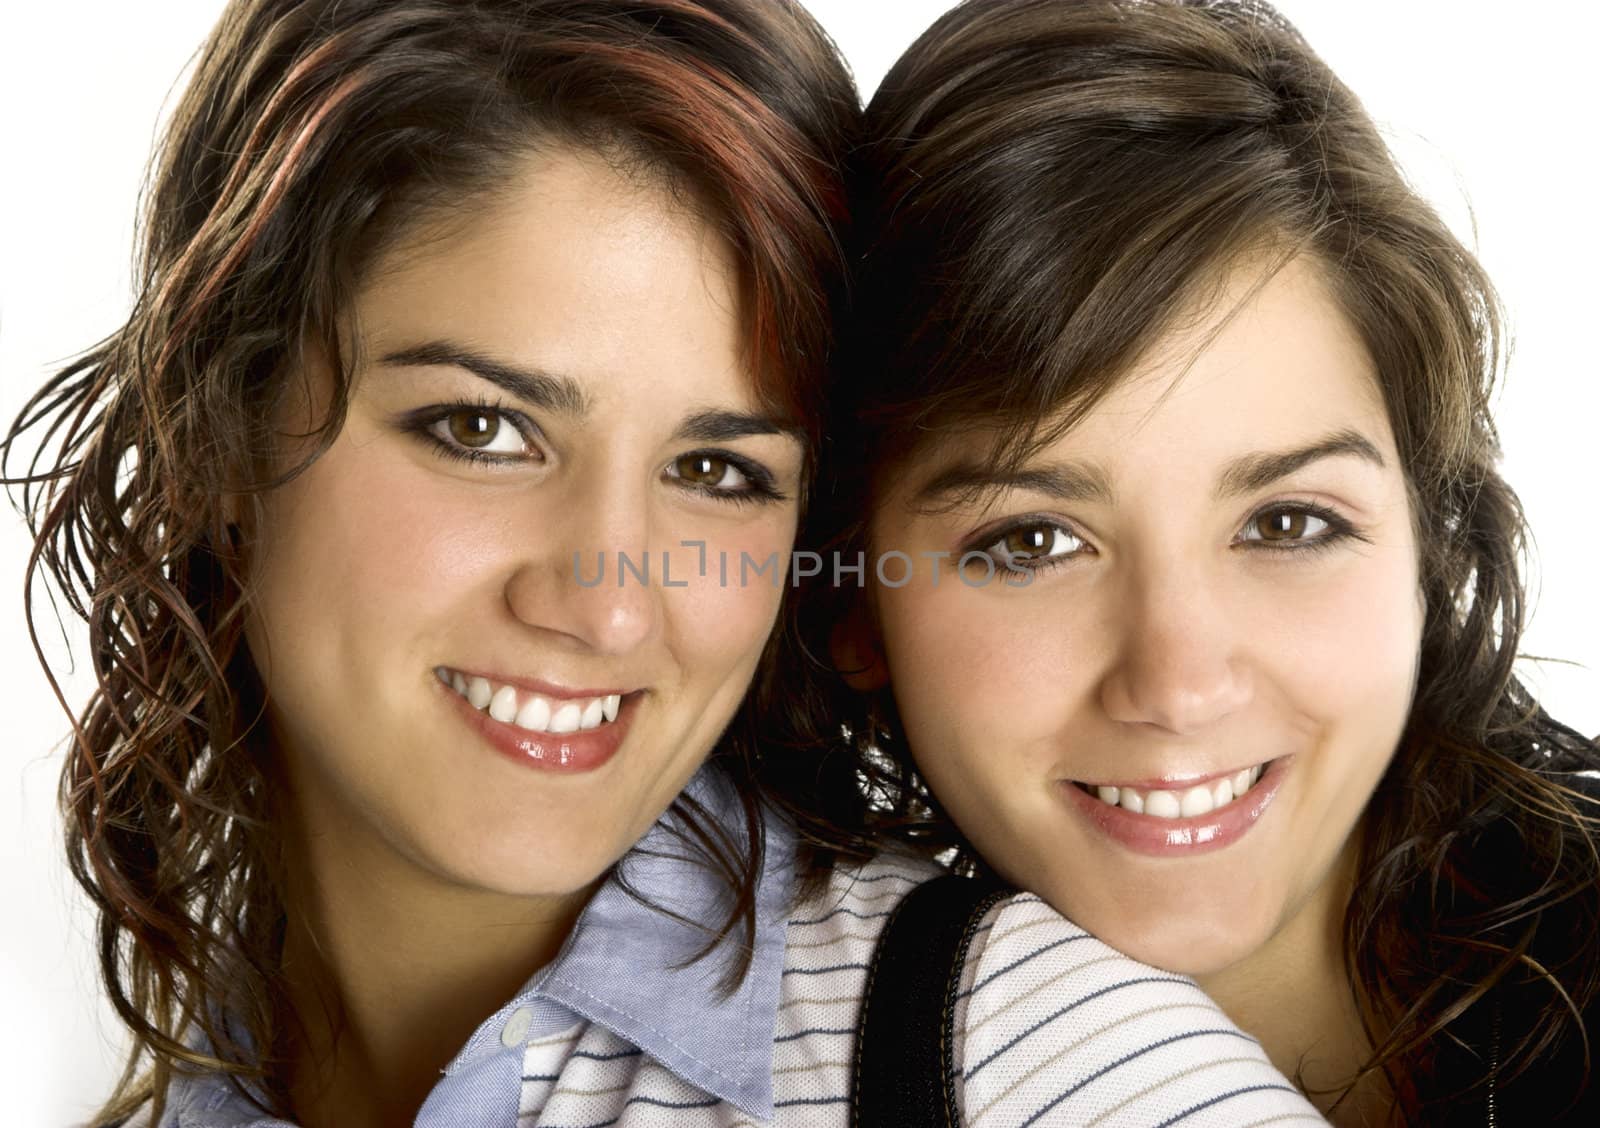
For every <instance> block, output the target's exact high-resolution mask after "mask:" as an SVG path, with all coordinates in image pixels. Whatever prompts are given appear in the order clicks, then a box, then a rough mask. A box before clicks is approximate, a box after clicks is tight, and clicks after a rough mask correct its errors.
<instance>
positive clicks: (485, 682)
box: [434, 666, 633, 736]
mask: <svg viewBox="0 0 1600 1128" xmlns="http://www.w3.org/2000/svg"><path fill="white" fill-rule="evenodd" d="M434 676H435V677H437V678H438V679H439V680H440V681H441V682H443V683H444V684H445V685H447V686H449V687H450V689H451V690H453V691H454V692H455V693H457V694H459V695H460V696H461V697H463V698H465V699H466V701H467V704H469V705H471V706H472V707H473V708H474V709H476V710H478V711H479V712H480V713H485V714H487V715H488V716H490V717H492V718H493V719H494V720H497V721H499V722H501V723H502V724H508V725H515V726H516V727H517V728H520V729H525V730H527V731H528V732H545V733H552V734H555V735H558V736H559V735H565V734H566V733H571V732H588V731H591V730H593V729H598V728H604V727H605V726H606V725H609V724H612V723H613V722H615V721H616V719H617V713H618V712H619V711H620V710H621V708H622V699H623V697H624V696H628V697H631V696H633V695H632V694H620V693H608V694H606V695H604V696H602V697H570V698H562V697H545V696H542V695H540V694H537V693H530V692H529V691H527V690H525V689H518V688H517V687H516V686H511V685H501V684H499V683H497V682H493V681H490V680H489V679H488V678H484V677H479V676H477V675H467V674H462V673H461V672H460V671H459V670H451V669H447V668H445V667H444V666H440V667H438V668H437V669H435V670H434Z"/></svg>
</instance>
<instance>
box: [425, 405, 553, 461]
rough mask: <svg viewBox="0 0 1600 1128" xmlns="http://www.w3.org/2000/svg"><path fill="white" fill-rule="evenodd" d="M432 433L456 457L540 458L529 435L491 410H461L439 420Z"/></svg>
mask: <svg viewBox="0 0 1600 1128" xmlns="http://www.w3.org/2000/svg"><path fill="white" fill-rule="evenodd" d="M428 432H429V433H430V434H431V435H433V437H434V438H435V439H436V440H437V441H438V442H439V443H440V444H441V445H442V446H444V447H445V448H447V449H448V450H450V451H451V452H453V453H455V454H462V455H466V454H471V455H478V454H485V455H490V456H493V457H505V458H516V457H519V456H520V457H528V456H530V455H532V456H537V451H536V450H533V449H531V447H530V443H529V441H528V439H527V436H526V435H525V434H524V433H523V431H522V429H521V428H519V427H518V426H517V425H516V423H514V422H513V421H512V419H511V418H510V417H509V416H507V415H506V413H505V412H503V411H497V410H495V409H493V408H487V407H465V406H462V407H457V408H456V409H455V410H453V411H450V412H447V413H445V414H442V415H439V416H437V417H436V419H435V421H434V422H433V423H430V424H429V425H428Z"/></svg>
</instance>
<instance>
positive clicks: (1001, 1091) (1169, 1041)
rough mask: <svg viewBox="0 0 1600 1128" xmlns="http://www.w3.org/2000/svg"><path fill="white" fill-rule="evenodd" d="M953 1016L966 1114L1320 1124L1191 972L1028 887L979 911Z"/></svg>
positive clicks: (1066, 1120) (1017, 1120)
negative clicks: (1167, 966) (1134, 947)
mask: <svg viewBox="0 0 1600 1128" xmlns="http://www.w3.org/2000/svg"><path fill="white" fill-rule="evenodd" d="M954 1024H955V1031H954V1046H953V1047H952V1049H953V1056H954V1062H953V1066H954V1074H955V1078H956V1083H957V1098H958V1100H959V1102H960V1104H961V1107H962V1109H963V1112H964V1117H965V1119H966V1120H970V1121H976V1120H979V1119H983V1120H986V1121H992V1122H993V1123H996V1124H1022V1123H1036V1122H1043V1123H1049V1124H1080V1123H1090V1122H1095V1123H1098V1122H1100V1118H1105V1119H1106V1120H1107V1121H1108V1122H1112V1123H1150V1124H1154V1123H1165V1122H1167V1121H1168V1120H1169V1119H1172V1118H1175V1117H1177V1116H1179V1115H1183V1116H1188V1115H1190V1114H1191V1113H1198V1114H1199V1115H1197V1116H1196V1119H1194V1120H1193V1121H1192V1123H1195V1124H1196V1125H1200V1124H1240V1123H1250V1122H1254V1121H1256V1120H1258V1119H1261V1118H1271V1117H1282V1118H1283V1119H1284V1123H1285V1124H1290V1123H1304V1124H1320V1123H1323V1121H1322V1119H1321V1117H1320V1116H1318V1115H1317V1113H1316V1111H1315V1109H1314V1108H1312V1107H1311V1105H1310V1104H1309V1103H1308V1102H1307V1101H1306V1100H1305V1098H1304V1097H1303V1096H1302V1095H1301V1094H1300V1093H1299V1092H1298V1091H1297V1090H1296V1089H1295V1088H1294V1086H1293V1085H1291V1084H1290V1083H1289V1082H1288V1081H1287V1080H1286V1079H1285V1078H1284V1077H1283V1075H1282V1074H1280V1073H1279V1072H1278V1071H1277V1070H1276V1069H1275V1068H1273V1066H1272V1064H1271V1063H1270V1062H1269V1061H1268V1059H1267V1056H1266V1053H1265V1051H1263V1050H1262V1048H1261V1046H1260V1044H1259V1043H1258V1042H1257V1041H1256V1040H1255V1039H1254V1038H1252V1037H1250V1036H1249V1035H1248V1034H1246V1033H1244V1032H1243V1031H1242V1030H1240V1029H1239V1028H1238V1026H1236V1025H1235V1024H1234V1023H1233V1021H1232V1020H1230V1019H1229V1018H1228V1017H1227V1015H1226V1014H1224V1013H1223V1012H1222V1010H1221V1008H1220V1007H1218V1006H1217V1004H1216V1003H1214V1002H1213V1001H1212V1000H1211V998H1210V997H1209V996H1208V995H1206V994H1205V992H1203V991H1202V990H1201V989H1200V988H1199V986H1198V985H1196V984H1195V982H1194V981H1193V980H1192V979H1189V978H1188V977H1187V976H1183V975H1178V974H1175V973H1173V972H1168V971H1163V970H1161V969H1160V968H1155V967H1151V966H1149V965H1148V964H1142V963H1139V962H1138V961H1137V960H1134V959H1131V958H1129V957H1128V956H1125V955H1123V954H1122V953H1120V952H1117V951H1116V950H1114V949H1112V948H1110V947H1108V946H1107V945H1105V944H1104V943H1102V942H1101V941H1099V940H1097V939H1096V938H1095V937H1093V936H1091V935H1090V934H1089V933H1087V932H1085V931H1084V930H1083V929H1082V928H1080V927H1078V926H1077V925H1076V924H1073V923H1072V922H1071V921H1069V920H1067V919H1066V918H1065V917H1063V916H1061V914H1059V913H1057V912H1056V911H1055V910H1054V909H1052V908H1051V907H1050V906H1049V905H1048V904H1046V903H1045V902H1044V901H1042V900H1040V899H1039V898H1038V897H1036V896H1034V895H1032V894H1028V893H1018V894H1014V895H1012V896H1010V897H1008V898H1006V899H1005V900H1002V901H1001V902H999V903H998V904H996V905H995V906H994V907H993V908H992V909H991V910H990V911H989V913H988V914H987V916H986V917H985V919H984V920H982V921H981V922H980V924H979V927H978V930H977V932H976V933H975V934H974V937H973V942H972V947H971V949H970V950H969V952H968V956H967V961H966V965H965V967H964V968H963V969H962V975H961V983H960V987H959V989H958V994H957V999H956V1010H955V1015H954ZM1202 1109H1203V1110H1205V1111H1204V1112H1203V1113H1201V1110H1202Z"/></svg>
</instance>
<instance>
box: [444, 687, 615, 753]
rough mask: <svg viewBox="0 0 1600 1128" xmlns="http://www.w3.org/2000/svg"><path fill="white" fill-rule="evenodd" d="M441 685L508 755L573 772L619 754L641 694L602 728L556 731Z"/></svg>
mask: <svg viewBox="0 0 1600 1128" xmlns="http://www.w3.org/2000/svg"><path fill="white" fill-rule="evenodd" d="M439 689H440V691H441V692H443V693H444V694H445V695H446V696H447V697H448V698H449V699H450V701H451V703H452V707H453V708H454V709H455V710H456V711H457V712H458V713H459V714H460V716H461V719H462V720H464V721H466V723H467V724H468V726H470V727H471V728H472V729H474V730H475V731H476V732H477V733H478V734H479V735H480V736H482V737H483V739H484V740H486V741H487V742H488V743H489V746H490V747H491V748H493V749H494V750H495V751H496V752H498V753H500V754H501V755H502V756H504V757H505V758H506V759H508V760H510V761H512V762H513V763H517V764H521V765H522V766H523V767H525V768H533V769H535V770H536V771H544V772H557V773H563V774H574V775H576V774H580V773H582V772H592V771H594V770H595V769H596V768H599V767H601V766H603V765H604V764H606V763H607V762H608V761H609V760H610V759H611V757H613V756H615V755H616V754H617V749H618V748H619V747H621V746H622V739H623V737H625V736H626V735H627V733H628V725H629V723H630V722H631V721H632V720H633V712H634V706H635V703H636V698H637V696H638V695H637V694H629V695H628V696H626V697H624V698H623V699H622V705H621V707H620V708H619V709H618V710H617V719H616V720H614V721H608V722H606V723H604V724H602V725H601V726H600V727H599V728H593V729H584V730H580V731H578V732H564V733H554V732H531V731H529V730H528V729H525V728H518V727H517V726H516V725H508V724H506V723H505V722H504V721H497V720H495V719H494V718H493V717H491V716H489V714H487V713H485V712H484V711H483V710H481V709H475V708H473V706H472V703H471V702H470V701H468V700H467V699H466V698H465V697H462V696H461V695H460V694H459V693H457V692H456V691H455V690H453V689H451V688H450V687H449V686H447V685H443V684H440V686H439Z"/></svg>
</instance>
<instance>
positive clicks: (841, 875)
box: [773, 854, 946, 1125]
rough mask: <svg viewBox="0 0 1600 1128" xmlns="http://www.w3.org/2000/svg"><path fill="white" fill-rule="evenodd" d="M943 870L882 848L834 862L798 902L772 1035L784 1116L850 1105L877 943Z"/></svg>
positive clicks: (805, 1119)
mask: <svg viewBox="0 0 1600 1128" xmlns="http://www.w3.org/2000/svg"><path fill="white" fill-rule="evenodd" d="M945 872H946V871H945V870H944V869H943V868H942V867H940V866H938V865H936V864H935V863H933V862H931V861H928V860H927V859H925V858H919V857H915V856H911V855H906V854H880V855H878V856H876V857H874V858H872V859H871V860H870V861H868V862H865V863H863V864H859V865H845V866H835V867H834V868H833V869H832V870H830V871H829V873H828V876H827V881H826V883H825V884H824V885H822V886H821V887H820V889H819V890H818V891H816V892H814V893H812V894H811V895H809V896H807V897H805V898H803V899H801V900H800V901H799V902H798V903H797V904H796V905H795V907H794V910H793V911H792V912H791V913H790V916H789V923H788V931H787V934H786V943H785V949H784V958H783V978H782V982H781V985H780V987H779V991H778V1013H777V1023H776V1025H775V1027H774V1034H773V1080H774V1097H775V1105H776V1108H777V1110H778V1111H779V1113H780V1114H781V1116H790V1117H791V1119H792V1118H793V1117H795V1116H799V1119H798V1120H793V1122H794V1123H799V1124H806V1125H811V1124H815V1123H820V1122H822V1121H819V1120H818V1119H817V1117H819V1116H825V1115H826V1114H825V1113H824V1112H823V1108H824V1107H825V1106H834V1107H842V1106H843V1105H844V1103H845V1102H846V1101H847V1099H848V1096H849V1093H850V1089H851V1079H852V1070H853V1064H854V1063H853V1055H854V1050H855V1041H856V1027H857V1024H858V1023H859V1021H860V1018H861V1004H862V999H863V998H864V997H865V995H866V989H867V973H868V970H869V968H870V967H871V965H872V957H873V953H874V951H875V950H876V949H877V946H878V939H879V937H880V936H881V935H882V934H883V929H884V926H885V924H887V922H888V920H889V918H890V917H891V916H893V915H894V912H895V909H896V908H898V907H899V905H900V903H901V902H902V901H903V900H904V899H905V897H906V895H907V894H909V893H910V892H911V891H912V890H913V889H915V888H917V886H919V885H921V884H922V883H923V882H925V881H928V880H930V879H932V878H935V877H938V876H940V875H941V874H943V873H945ZM801 1114H804V1115H801ZM781 1116H780V1120H781ZM781 1122H782V1123H785V1124H787V1123H789V1122H790V1121H781Z"/></svg>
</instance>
